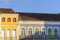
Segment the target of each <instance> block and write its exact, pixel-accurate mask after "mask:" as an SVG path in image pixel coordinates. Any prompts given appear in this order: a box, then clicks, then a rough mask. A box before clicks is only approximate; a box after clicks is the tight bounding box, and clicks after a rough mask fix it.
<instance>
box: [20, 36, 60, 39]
mask: <svg viewBox="0 0 60 40" xmlns="http://www.w3.org/2000/svg"><path fill="white" fill-rule="evenodd" d="M19 40H60V37H59V36H57V37H55V36H54V35H51V37H50V38H49V36H48V35H33V36H32V35H30V36H26V37H25V38H23V39H22V38H20V39H19Z"/></svg>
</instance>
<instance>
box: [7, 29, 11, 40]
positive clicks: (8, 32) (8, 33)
mask: <svg viewBox="0 0 60 40" xmlns="http://www.w3.org/2000/svg"><path fill="white" fill-rule="evenodd" d="M7 37H8V39H9V40H10V30H9V29H8V30H7Z"/></svg>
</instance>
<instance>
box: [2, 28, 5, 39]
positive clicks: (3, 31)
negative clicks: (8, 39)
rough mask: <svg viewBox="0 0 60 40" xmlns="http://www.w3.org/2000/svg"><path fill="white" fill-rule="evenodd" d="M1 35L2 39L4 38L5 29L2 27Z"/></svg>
mask: <svg viewBox="0 0 60 40" xmlns="http://www.w3.org/2000/svg"><path fill="white" fill-rule="evenodd" d="M1 36H2V40H4V38H5V30H4V29H2V33H1Z"/></svg>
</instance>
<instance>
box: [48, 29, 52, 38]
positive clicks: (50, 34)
mask: <svg viewBox="0 0 60 40" xmlns="http://www.w3.org/2000/svg"><path fill="white" fill-rule="evenodd" d="M51 36H52V33H51V28H49V29H48V38H51Z"/></svg>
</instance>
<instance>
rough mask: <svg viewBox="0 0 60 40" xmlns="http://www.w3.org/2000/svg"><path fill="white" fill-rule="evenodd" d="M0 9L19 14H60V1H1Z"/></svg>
mask: <svg viewBox="0 0 60 40" xmlns="http://www.w3.org/2000/svg"><path fill="white" fill-rule="evenodd" d="M0 8H12V9H13V10H14V11H18V12H37V13H60V0H0Z"/></svg>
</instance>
